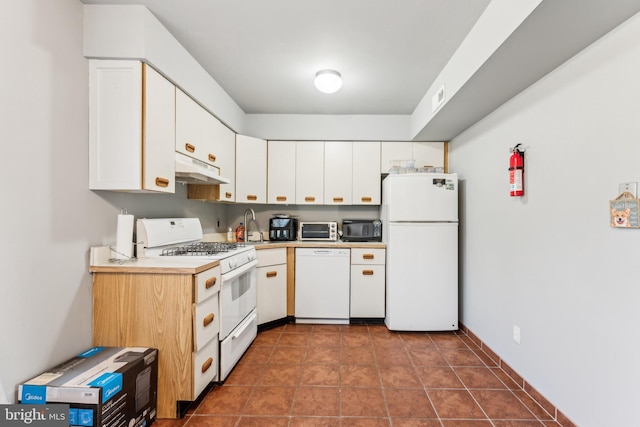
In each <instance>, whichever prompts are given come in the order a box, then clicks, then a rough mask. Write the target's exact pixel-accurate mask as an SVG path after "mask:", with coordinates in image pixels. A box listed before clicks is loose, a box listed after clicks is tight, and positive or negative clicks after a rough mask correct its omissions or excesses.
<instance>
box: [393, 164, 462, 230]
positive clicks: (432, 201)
mask: <svg viewBox="0 0 640 427" xmlns="http://www.w3.org/2000/svg"><path fill="white" fill-rule="evenodd" d="M381 216H382V219H383V220H388V221H409V222H419V221H458V177H457V175H456V174H431V173H413V174H398V175H388V176H387V177H386V178H385V179H384V181H382V212H381Z"/></svg>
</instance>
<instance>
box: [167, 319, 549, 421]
mask: <svg viewBox="0 0 640 427" xmlns="http://www.w3.org/2000/svg"><path fill="white" fill-rule="evenodd" d="M181 426H187V427H198V426H221V427H226V426H235V427H240V426H242V427H246V426H261V427H262V426H267V427H271V426H274V427H279V426H282V427H302V426H309V427H316V426H327V427H365V426H366V427H368V426H371V427H382V426H385V427H388V426H393V427H396V426H402V427H409V426H411V427H414V426H421V427H432V426H433V427H436V426H438V427H463V426H464V427H466V426H468V427H490V426H494V427H529V426H531V427H533V426H537V427H543V426H547V427H551V426H555V427H558V426H559V424H557V423H556V422H555V421H553V420H552V417H551V416H550V415H549V414H547V413H546V412H545V411H544V410H543V409H542V408H541V407H540V406H539V405H538V404H537V403H535V402H534V401H533V400H532V399H531V398H530V397H529V396H528V395H527V394H526V393H524V392H523V391H522V390H521V389H520V388H519V387H518V386H517V385H516V384H515V383H513V382H512V381H511V380H510V379H509V377H508V376H507V375H506V374H505V373H504V372H503V371H502V370H500V368H498V367H497V366H496V365H495V363H493V362H492V361H491V359H490V358H488V357H487V356H486V355H485V354H484V353H482V351H481V350H480V349H479V348H478V347H477V346H476V345H475V344H474V343H473V342H472V341H471V340H470V339H468V338H467V337H466V336H465V335H463V334H461V333H448V332H447V333H428V334H427V333H398V332H390V331H389V330H387V329H386V327H384V326H383V325H301V324H288V325H284V326H280V327H277V328H274V329H271V330H268V331H264V332H261V333H259V334H258V337H257V338H256V340H255V341H254V343H253V344H252V345H251V347H250V348H249V350H248V351H247V353H246V354H245V355H244V356H243V358H242V360H241V361H240V363H239V364H238V365H237V366H236V367H235V369H234V370H233V372H232V373H231V374H230V375H229V377H228V378H227V380H226V381H225V382H224V384H223V385H216V386H214V387H212V388H211V390H209V392H208V393H207V394H206V396H204V397H202V398H201V399H200V401H199V402H196V403H195V404H194V405H193V407H192V408H191V409H190V410H189V412H188V413H187V415H186V416H185V417H184V418H182V419H179V420H157V421H156V423H155V427H181Z"/></svg>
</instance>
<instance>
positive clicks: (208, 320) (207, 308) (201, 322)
mask: <svg viewBox="0 0 640 427" xmlns="http://www.w3.org/2000/svg"><path fill="white" fill-rule="evenodd" d="M218 313H219V309H218V294H215V295H214V296H213V297H211V298H209V299H206V300H204V301H203V302H201V303H200V304H195V314H194V316H193V322H194V324H193V334H194V335H193V336H194V339H193V342H194V346H195V348H194V350H195V351H200V349H201V348H203V347H204V346H205V345H206V344H207V343H208V342H209V341H210V340H211V339H212V338H213V337H214V336H216V335H217V334H218V332H220V317H219V316H218Z"/></svg>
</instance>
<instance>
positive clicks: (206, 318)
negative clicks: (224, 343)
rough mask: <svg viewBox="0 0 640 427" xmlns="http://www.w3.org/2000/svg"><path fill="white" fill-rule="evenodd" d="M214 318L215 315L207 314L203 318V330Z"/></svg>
mask: <svg viewBox="0 0 640 427" xmlns="http://www.w3.org/2000/svg"><path fill="white" fill-rule="evenodd" d="M215 317H216V315H215V314H213V313H209V314H207V315H206V316H205V318H204V320H203V321H202V326H204V327H205V328H206V327H207V326H209V325H210V324H211V322H213V319H214V318H215Z"/></svg>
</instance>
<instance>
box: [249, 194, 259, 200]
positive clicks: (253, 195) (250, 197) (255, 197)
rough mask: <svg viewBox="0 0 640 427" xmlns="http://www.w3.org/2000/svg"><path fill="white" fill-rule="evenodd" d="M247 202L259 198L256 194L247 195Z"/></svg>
mask: <svg viewBox="0 0 640 427" xmlns="http://www.w3.org/2000/svg"><path fill="white" fill-rule="evenodd" d="M247 200H258V196H256V195H255V194H247Z"/></svg>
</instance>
